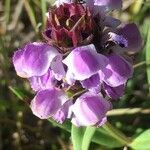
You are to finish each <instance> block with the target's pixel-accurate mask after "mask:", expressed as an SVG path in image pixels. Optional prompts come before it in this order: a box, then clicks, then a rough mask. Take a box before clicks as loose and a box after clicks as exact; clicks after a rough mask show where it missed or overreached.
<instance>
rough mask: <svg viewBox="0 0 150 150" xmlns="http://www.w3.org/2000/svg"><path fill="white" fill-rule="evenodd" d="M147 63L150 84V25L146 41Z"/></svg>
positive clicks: (149, 82)
mask: <svg viewBox="0 0 150 150" xmlns="http://www.w3.org/2000/svg"><path fill="white" fill-rule="evenodd" d="M146 64H147V69H146V70H147V80H148V84H149V85H150V27H149V29H148V34H147V42H146ZM149 92H150V86H149Z"/></svg>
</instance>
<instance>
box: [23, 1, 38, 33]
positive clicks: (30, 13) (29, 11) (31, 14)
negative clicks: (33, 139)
mask: <svg viewBox="0 0 150 150" xmlns="http://www.w3.org/2000/svg"><path fill="white" fill-rule="evenodd" d="M24 6H25V9H26V11H27V14H28V16H29V18H30V21H31V24H32V26H33V28H34V30H35V31H36V32H37V23H36V19H35V14H34V11H33V9H32V7H31V6H30V4H29V1H28V0H24Z"/></svg>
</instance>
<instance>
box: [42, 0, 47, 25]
mask: <svg viewBox="0 0 150 150" xmlns="http://www.w3.org/2000/svg"><path fill="white" fill-rule="evenodd" d="M41 9H42V21H43V28H44V27H45V23H46V0H41Z"/></svg>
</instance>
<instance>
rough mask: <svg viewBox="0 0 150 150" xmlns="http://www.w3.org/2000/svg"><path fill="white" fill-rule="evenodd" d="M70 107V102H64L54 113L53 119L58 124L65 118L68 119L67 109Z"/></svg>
mask: <svg viewBox="0 0 150 150" xmlns="http://www.w3.org/2000/svg"><path fill="white" fill-rule="evenodd" d="M71 105H72V100H68V101H66V102H65V103H64V104H63V105H62V107H61V108H60V109H59V110H58V111H57V112H56V114H55V115H53V116H52V117H53V119H54V120H55V121H57V122H59V123H61V124H62V123H63V122H64V121H65V119H66V118H68V114H69V109H70V107H71Z"/></svg>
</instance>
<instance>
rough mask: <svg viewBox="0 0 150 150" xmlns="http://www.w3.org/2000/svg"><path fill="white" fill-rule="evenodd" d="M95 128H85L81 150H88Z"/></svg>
mask: <svg viewBox="0 0 150 150" xmlns="http://www.w3.org/2000/svg"><path fill="white" fill-rule="evenodd" d="M95 130H96V127H87V128H86V130H85V133H84V136H83V140H82V147H81V148H82V150H88V149H89V146H90V143H91V141H92V137H93V135H94V133H95Z"/></svg>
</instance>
